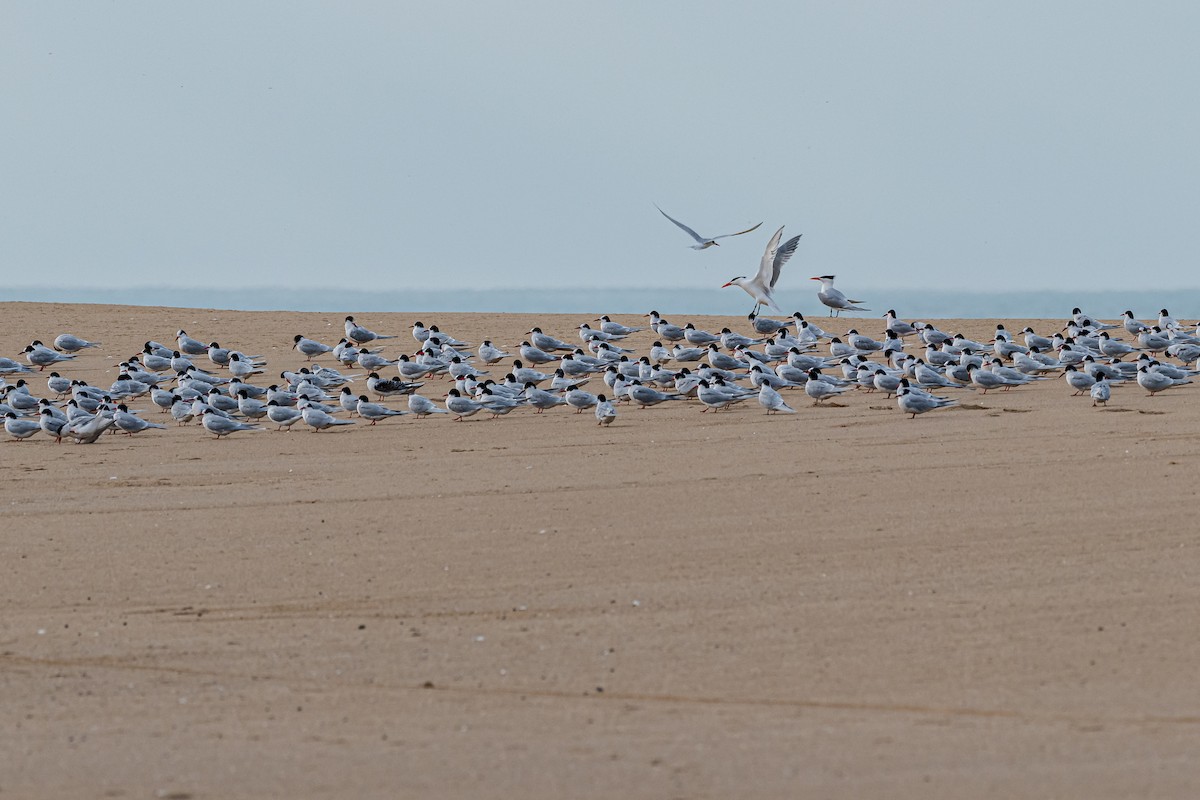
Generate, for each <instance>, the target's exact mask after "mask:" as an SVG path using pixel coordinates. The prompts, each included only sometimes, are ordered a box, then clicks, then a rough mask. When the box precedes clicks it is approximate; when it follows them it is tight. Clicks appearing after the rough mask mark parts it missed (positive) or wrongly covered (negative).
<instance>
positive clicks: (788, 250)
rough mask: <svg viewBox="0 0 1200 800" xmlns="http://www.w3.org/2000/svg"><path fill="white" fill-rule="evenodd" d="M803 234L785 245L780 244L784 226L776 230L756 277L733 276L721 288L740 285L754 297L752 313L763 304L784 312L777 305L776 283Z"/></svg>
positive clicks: (768, 243) (756, 311)
mask: <svg viewBox="0 0 1200 800" xmlns="http://www.w3.org/2000/svg"><path fill="white" fill-rule="evenodd" d="M802 235H803V234H797V235H796V236H793V237H792V238H791V239H788V240H787V241H786V242H784V243H783V246H780V244H779V240H780V238H781V237H782V236H783V228H782V227H781V228H780V229H779V230H777V231H775V235H774V236H772V237H771V239H770V241H769V242H767V249H766V250H765V251H764V252H763V256H762V260H761V261H760V262H759V265H758V272H756V273H755V274H754V277H753V278H747V277H746V276H745V275H739V276H738V277H736V278H731V279H730V280H729V281H728V282H727V283H725V284H723V285H722V286H721V288H722V289H724V288H725V287H727V286H739V287H741V289H742V291H744V292H745V293H746V294H748V295H750V296H751V297H752V298H754V308H752V309H751V310H750V313H751V314H757V313H758V310H759V309H760V308H762V307H763V306H767V307H768V308H773V309H775V311H777V312H779V313H780V314H782V313H783V309H781V308H780V307H779V306H778V305H776V303H775V298H774V296H773V292H774V290H775V284H776V283H778V281H779V272H780V270H781V269H783V265H784V264H786V263H787V261H788V259H789V258H791V257H792V254H793V253H795V252H796V245H797V244H799V243H800V236H802Z"/></svg>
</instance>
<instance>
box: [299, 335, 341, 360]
mask: <svg viewBox="0 0 1200 800" xmlns="http://www.w3.org/2000/svg"><path fill="white" fill-rule="evenodd" d="M292 341H293V342H294V343H295V344H293V345H292V349H294V350H299V351H300V352H301V353H303V354H304V359H305V361H312V360H313V359H314V358H316V357H317V356H320V355H324V354H325V353H331V352H333V348H332V347H330V346H329V345H327V344H322V343H321V342H318V341H315V340H313V339H308V338H305V337H304V336H301V335H300V334H298V333H297V334H296V338H294V339H293V340H292Z"/></svg>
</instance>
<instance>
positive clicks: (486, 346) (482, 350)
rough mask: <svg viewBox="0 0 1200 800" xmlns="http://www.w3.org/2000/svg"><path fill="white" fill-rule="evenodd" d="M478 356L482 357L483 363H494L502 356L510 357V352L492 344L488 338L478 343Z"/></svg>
mask: <svg viewBox="0 0 1200 800" xmlns="http://www.w3.org/2000/svg"><path fill="white" fill-rule="evenodd" d="M479 357H480V358H482V359H483V363H485V364H495V363H496V362H498V361H500V360H501V359H504V358H511V357H512V353H506V352H504V351H503V350H501V349H500V348H498V347H495V346H493V345H492V342H491V340H490V339H484V340H483V344H481V345H479Z"/></svg>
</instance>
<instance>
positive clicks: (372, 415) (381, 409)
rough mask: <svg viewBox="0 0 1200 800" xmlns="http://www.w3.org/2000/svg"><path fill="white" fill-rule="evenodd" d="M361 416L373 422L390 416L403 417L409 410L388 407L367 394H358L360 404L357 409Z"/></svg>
mask: <svg viewBox="0 0 1200 800" xmlns="http://www.w3.org/2000/svg"><path fill="white" fill-rule="evenodd" d="M355 410H356V411H357V413H358V415H359V416H360V417H362V418H363V419H369V420H371V424H372V425H374V424H375V423H377V422H379V421H380V420H381V419H387V418H388V417H401V416H404V415H405V414H407V413H408V412H407V411H401V410H399V409H396V408H388V407H387V406H385V405H382V404H380V403H372V402H371V399H370V398H369V397H367V396H366V395H365V394H362V395H359V396H358V405H357V406H356V409H355Z"/></svg>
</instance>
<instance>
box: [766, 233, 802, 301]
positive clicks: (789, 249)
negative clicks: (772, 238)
mask: <svg viewBox="0 0 1200 800" xmlns="http://www.w3.org/2000/svg"><path fill="white" fill-rule="evenodd" d="M803 235H804V234H802V233H799V234H796V235H795V236H793V237H792V238H790V239H788V240H787V241H786V242H784V243H783V247H781V248H779V251H778V252H777V253H776V254H775V260H774V261H773V262H772V264H771V288H772V289H774V288H775V282H776V281H777V280H779V271H780V270H781V269H783V265H784V264H786V263H787V261H788V259H789V258H791V257H792V254H793V253H795V252H796V245H797V244H799V243H800V237H801V236H803Z"/></svg>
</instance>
